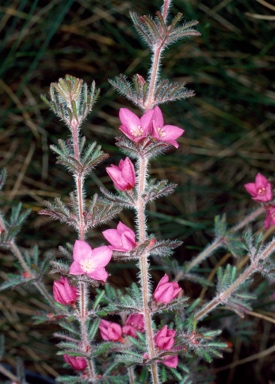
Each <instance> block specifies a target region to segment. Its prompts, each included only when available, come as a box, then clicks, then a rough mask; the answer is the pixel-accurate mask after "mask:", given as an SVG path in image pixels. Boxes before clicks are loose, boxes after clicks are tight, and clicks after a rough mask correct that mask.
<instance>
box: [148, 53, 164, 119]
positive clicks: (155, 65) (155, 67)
mask: <svg viewBox="0 0 275 384" xmlns="http://www.w3.org/2000/svg"><path fill="white" fill-rule="evenodd" d="M161 52H162V47H156V48H155V50H154V53H153V58H152V67H151V70H150V80H149V89H148V96H147V100H146V103H145V110H146V111H148V110H149V109H152V108H153V107H154V103H155V91H156V85H157V79H158V74H159V67H160V58H161Z"/></svg>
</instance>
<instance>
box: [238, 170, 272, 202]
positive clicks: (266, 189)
mask: <svg viewBox="0 0 275 384" xmlns="http://www.w3.org/2000/svg"><path fill="white" fill-rule="evenodd" d="M244 187H245V189H246V190H247V192H248V193H249V194H250V195H251V196H252V198H253V200H256V201H259V202H267V201H270V200H272V185H271V184H270V182H269V181H268V180H267V178H266V177H264V176H263V175H261V174H260V173H258V174H257V176H256V178H255V183H248V184H245V186H244Z"/></svg>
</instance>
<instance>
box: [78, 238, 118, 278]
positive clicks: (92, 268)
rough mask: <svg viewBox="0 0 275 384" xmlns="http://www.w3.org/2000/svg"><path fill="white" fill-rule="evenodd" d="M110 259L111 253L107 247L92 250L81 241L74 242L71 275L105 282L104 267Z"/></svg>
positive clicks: (106, 275) (106, 274)
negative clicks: (85, 276)
mask: <svg viewBox="0 0 275 384" xmlns="http://www.w3.org/2000/svg"><path fill="white" fill-rule="evenodd" d="M111 258H112V251H111V249H110V248H109V247H107V246H103V247H98V248H94V249H93V250H92V248H91V247H90V246H89V244H88V243H86V242H85V241H82V240H76V242H75V243H74V250H73V259H74V261H73V263H72V265H71V268H70V274H71V275H83V274H86V275H87V276H89V277H91V278H92V279H94V280H102V281H106V279H107V277H108V273H107V272H106V270H105V268H104V267H105V266H106V265H107V264H108V263H109V261H110V260H111Z"/></svg>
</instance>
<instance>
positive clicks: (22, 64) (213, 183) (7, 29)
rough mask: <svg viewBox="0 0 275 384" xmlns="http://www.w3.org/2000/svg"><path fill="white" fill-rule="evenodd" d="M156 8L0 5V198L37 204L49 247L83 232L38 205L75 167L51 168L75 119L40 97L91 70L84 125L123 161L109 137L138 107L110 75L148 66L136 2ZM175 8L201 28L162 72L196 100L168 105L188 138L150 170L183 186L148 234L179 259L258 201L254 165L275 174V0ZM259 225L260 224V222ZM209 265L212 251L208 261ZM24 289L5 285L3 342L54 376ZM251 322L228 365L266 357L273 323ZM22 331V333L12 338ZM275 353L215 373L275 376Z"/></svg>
mask: <svg viewBox="0 0 275 384" xmlns="http://www.w3.org/2000/svg"><path fill="white" fill-rule="evenodd" d="M161 4H162V2H161V1H154V2H146V1H143V2H141V1H137V0H132V1H120V0H113V1H110V0H93V1H92V0H91V1H88V0H78V1H76V0H66V1H64V0H52V1H41V0H40V1H39V0H36V1H33V0H32V1H30V0H14V1H13V0H9V1H5V0H4V1H1V5H0V39H1V43H0V52H1V56H0V57H1V61H0V100H1V110H0V168H7V170H8V173H9V178H8V181H7V184H6V187H5V189H4V191H3V192H2V193H1V196H0V197H1V200H0V207H1V210H2V211H3V212H4V213H5V212H7V210H8V208H9V206H11V205H13V204H15V203H16V202H18V201H23V203H24V206H25V207H26V208H31V209H32V212H33V213H32V215H31V217H30V220H29V222H28V226H26V227H24V228H23V231H22V236H21V238H20V241H21V244H23V245H25V246H30V245H33V244H34V243H35V242H38V244H39V246H40V248H41V249H42V252H44V253H45V254H46V253H47V252H48V251H49V249H53V250H54V249H56V247H57V246H58V245H59V244H62V243H64V242H65V241H73V240H74V239H75V234H74V233H73V231H72V230H71V229H68V228H65V227H64V226H62V225H60V224H59V223H57V222H52V221H51V220H50V219H48V218H45V217H40V216H38V215H37V212H38V211H39V210H40V209H41V208H42V207H43V201H44V200H47V199H50V200H52V199H53V198H54V197H55V196H60V195H61V196H66V195H67V194H68V192H69V191H71V190H72V180H71V178H70V176H69V175H68V174H66V172H65V171H64V170H63V169H62V168H61V167H60V166H56V165H55V158H54V156H53V154H52V153H51V151H50V150H49V144H51V143H55V142H56V141H57V139H58V138H59V137H62V138H66V137H67V136H68V132H67V128H66V127H65V126H64V125H63V124H62V123H61V122H59V121H58V119H57V118H56V117H55V116H54V115H53V114H52V112H50V111H49V110H48V109H47V107H46V106H45V105H44V104H43V102H42V101H41V99H40V94H47V93H48V90H49V85H50V83H51V82H55V81H57V80H58V78H60V77H64V75H65V74H71V75H73V76H76V77H80V78H82V79H84V80H85V81H86V82H87V83H88V84H89V83H91V82H92V80H95V81H96V84H97V86H98V87H99V88H101V97H100V99H99V100H98V102H97V104H96V106H95V109H94V112H93V113H92V114H91V115H90V116H89V118H88V119H87V121H86V123H85V124H84V125H83V133H84V134H85V135H86V136H87V138H88V140H96V141H98V142H99V143H100V144H102V147H103V148H104V150H105V151H106V152H107V153H109V154H110V158H109V159H108V160H107V161H106V163H105V166H107V165H109V164H111V163H114V164H116V163H117V162H118V161H119V159H120V158H121V157H122V156H123V155H121V154H120V153H119V151H118V149H117V148H116V147H114V137H115V135H116V134H117V133H118V127H119V120H118V117H117V116H118V110H119V108H120V107H128V108H131V109H133V110H134V107H133V106H132V105H131V104H130V102H128V101H127V100H125V99H123V98H122V97H121V96H119V95H118V94H117V93H116V92H115V91H114V90H112V88H111V86H110V84H109V83H108V79H112V78H114V77H115V76H116V75H118V74H119V73H125V74H126V75H128V76H131V75H133V74H135V73H138V74H140V75H142V76H144V77H146V76H147V71H148V67H149V64H150V56H149V50H148V49H147V47H146V46H145V44H143V43H142V42H141V41H140V40H139V39H138V37H137V34H136V32H135V30H134V28H133V27H132V25H131V21H130V17H129V11H130V10H135V11H136V12H137V13H139V14H151V15H153V14H154V12H155V11H156V10H157V9H158V8H159V7H160V6H161ZM177 12H182V13H183V15H184V20H187V21H188V20H194V19H196V20H198V21H199V25H198V30H199V31H200V32H201V34H202V35H201V37H194V38H191V39H188V40H185V41H183V42H182V43H180V44H176V45H174V46H171V48H170V49H169V50H168V51H167V52H166V55H165V57H164V59H163V72H162V77H168V78H170V79H173V80H177V81H186V82H187V87H188V88H191V89H194V90H195V92H196V97H194V98H192V99H188V100H186V101H183V102H177V103H174V104H170V105H169V104H168V105H166V106H164V107H163V108H162V110H163V113H164V117H165V121H166V122H167V123H169V124H174V125H178V126H179V127H182V128H184V129H185V134H184V135H183V136H182V138H181V139H180V140H179V142H180V148H179V149H178V150H177V151H172V152H170V153H169V154H168V155H166V156H162V157H159V158H157V159H156V160H154V162H153V164H152V167H151V174H152V175H153V176H154V177H156V178H167V179H169V180H170V181H173V182H176V183H177V184H178V188H177V191H176V194H174V195H173V196H172V197H170V198H169V197H168V198H165V199H161V200H158V201H156V203H154V204H151V206H150V211H149V212H148V214H149V227H150V230H151V231H152V232H154V233H155V234H157V236H158V237H161V238H172V239H175V238H177V239H181V240H183V241H184V246H183V247H182V248H181V249H180V250H178V251H177V255H178V257H179V259H182V260H186V259H190V258H191V257H192V256H193V255H195V254H196V252H197V250H199V249H201V248H202V247H203V246H205V245H206V244H207V242H208V241H209V240H211V238H212V227H213V218H214V216H215V215H217V214H222V213H227V215H228V220H229V222H230V223H232V224H234V223H236V222H238V220H240V218H241V217H243V216H244V215H245V214H246V213H247V212H249V209H251V208H253V207H255V204H254V203H253V202H252V201H251V200H250V198H249V196H247V194H246V192H245V190H244V188H243V184H244V183H247V182H250V181H253V180H254V177H255V175H256V174H257V172H261V173H263V174H264V175H265V176H266V177H268V178H270V179H273V178H274V166H275V164H274V152H275V143H274V140H273V137H274V135H275V124H274V120H275V113H274V109H273V108H274V105H275V82H274V78H275V76H274V75H275V70H274V65H275V56H274V45H275V34H274V20H275V5H274V3H273V2H271V1H269V2H265V1H263V0H258V1H257V0H249V1H245V0H243V1H242V0H235V1H234V0H233V1H230V0H223V1H219V2H217V1H214V0H209V1H206V0H200V1H196V0H175V1H174V5H173V7H172V14H176V13H177ZM136 112H138V111H136ZM105 166H103V167H100V168H98V169H97V170H96V172H95V175H93V177H91V178H90V179H89V180H88V181H87V194H88V195H92V194H93V193H95V192H97V191H98V187H99V186H101V183H104V184H105V185H106V186H107V187H108V188H109V189H111V188H112V183H111V181H110V179H109V178H108V177H107V175H106V172H105ZM127 215H128V212H123V213H122V214H121V216H120V219H121V220H123V221H124V222H125V223H126V224H128V225H131V219H130V218H129V215H128V216H127ZM115 222H116V221H114V222H113V223H111V224H110V225H114V223H115ZM261 227H262V222H259V224H258V225H256V228H261ZM97 237H98V232H96V231H95V232H94V233H92V234H91V238H92V239H93V238H94V239H96V238H97ZM13 263H14V261H13V258H12V257H11V256H9V254H8V253H7V252H5V253H3V257H2V268H1V269H2V272H0V274H2V277H3V278H5V276H6V275H5V273H6V272H7V271H8V270H10V268H13ZM213 264H215V259H213V260H212V261H211V260H210V261H209V263H208V264H207V266H208V267H209V266H210V267H211V266H212V265H213ZM127 278H129V276H128V275H127V274H126V280H127ZM196 289H198V288H196ZM20 295H21V296H20ZM22 295H23V296H22ZM19 296H20V297H19V298H18V292H14V291H13V292H9V293H5V294H3V296H2V295H1V307H2V308H1V310H2V315H1V316H2V317H1V322H0V325H1V328H0V331H2V332H3V330H4V331H5V332H6V334H7V337H8V340H9V342H10V345H11V347H8V346H7V350H8V356H9V358H8V362H9V363H10V364H13V361H14V356H15V355H16V354H21V355H23V356H24V358H25V360H26V362H27V364H29V365H30V367H32V368H33V369H35V370H38V371H41V372H43V373H46V374H50V375H55V372H54V371H55V370H56V369H58V368H57V367H58V365H57V364H58V362H56V361H55V357H52V354H53V353H54V352H53V351H54V347H53V348H52V349H51V347H50V346H48V345H47V344H46V342H45V343H43V342H42V341H41V340H40V341H39V331H40V330H39V327H36V328H32V331H31V332H30V333H29V328H30V326H31V325H30V324H31V320H29V319H28V316H29V314H30V313H34V312H35V311H36V306H37V304H38V300H37V297H35V296H34V297H31V298H30V299H29V302H28V303H27V304H26V305H24V307H23V305H22V303H20V300H21V299H24V300H26V298H27V295H26V293H25V292H24V290H23V289H22V290H20V294H19ZM11 304H12V305H13V308H12V309H11ZM39 305H40V307H41V309H43V305H42V304H41V303H40V304H39ZM24 308H27V309H24ZM9 311H15V313H12V314H11V313H9ZM22 319H23V320H22ZM256 329H257V332H258V333H256V335H254V336H253V337H252V338H250V341H249V342H250V344H249V347H244V348H242V345H240V346H238V348H236V349H234V347H233V351H235V353H234V352H233V354H227V355H226V356H227V358H228V359H227V363H230V361H231V360H232V358H233V359H234V360H236V361H237V360H238V359H239V360H241V359H243V358H244V357H245V356H246V354H248V356H249V355H253V354H256V353H260V352H261V351H264V350H265V349H266V348H268V347H269V346H270V345H272V344H273V343H274V336H272V327H271V325H270V323H266V322H264V321H263V320H261V319H258V320H257V321H256ZM18 332H19V335H20V337H19V338H16V337H15V335H17V334H18ZM26 332H28V335H26V334H25V333H26ZM50 332H51V330H49V332H48V333H49V334H50ZM30 340H31V341H30ZM259 340H260V341H259ZM30 342H31V343H32V345H31V346H30ZM35 343H37V344H38V345H36V344H35ZM52 344H54V341H52ZM39 349H40V350H42V351H43V353H42V356H43V360H44V361H45V362H43V364H41V361H40V359H41V356H38V353H37V351H38V350H39ZM236 351H238V352H237V353H236ZM49 356H51V357H50V359H53V361H54V363H53V364H52V363H50V362H49ZM232 356H233V357H232ZM274 359H275V358H274V353H273V355H272V354H271V355H270V354H267V356H265V357H261V356H260V357H259V358H257V359H255V360H254V361H253V362H252V365H250V364H245V365H240V366H239V367H237V368H234V367H231V368H230V369H229V370H225V371H224V372H221V373H219V375H218V380H220V381H217V382H224V383H225V382H226V380H227V383H228V384H229V383H238V382H250V383H267V381H268V380H275V371H274V368H273V371H272V368H270V367H272V362H273V364H274ZM219 364H221V363H219ZM224 364H225V363H224ZM267 367H269V368H267ZM243 375H244V378H243ZM272 375H273V377H272ZM225 378H226V380H225ZM246 380H249V381H246Z"/></svg>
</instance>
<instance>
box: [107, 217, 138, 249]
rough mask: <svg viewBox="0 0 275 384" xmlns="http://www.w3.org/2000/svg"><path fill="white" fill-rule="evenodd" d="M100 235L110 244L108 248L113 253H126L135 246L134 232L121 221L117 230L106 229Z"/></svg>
mask: <svg viewBox="0 0 275 384" xmlns="http://www.w3.org/2000/svg"><path fill="white" fill-rule="evenodd" d="M102 234H103V236H104V237H105V239H106V240H107V241H109V243H110V244H111V246H110V248H111V249H112V250H113V251H120V252H128V251H131V250H132V249H134V248H135V246H136V235H135V232H134V231H133V230H132V229H131V228H129V227H127V225H125V224H123V223H122V222H121V221H120V222H119V223H118V226H117V229H107V230H106V231H103V232H102Z"/></svg>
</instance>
